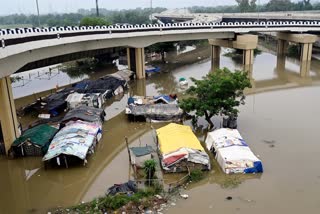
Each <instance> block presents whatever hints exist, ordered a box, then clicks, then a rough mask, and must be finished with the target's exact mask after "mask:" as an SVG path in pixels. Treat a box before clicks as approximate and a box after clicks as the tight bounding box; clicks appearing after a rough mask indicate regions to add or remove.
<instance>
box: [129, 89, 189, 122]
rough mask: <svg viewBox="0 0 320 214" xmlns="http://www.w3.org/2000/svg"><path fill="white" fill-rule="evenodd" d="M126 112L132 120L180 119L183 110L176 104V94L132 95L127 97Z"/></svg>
mask: <svg viewBox="0 0 320 214" xmlns="http://www.w3.org/2000/svg"><path fill="white" fill-rule="evenodd" d="M126 114H127V115H128V118H129V119H130V120H133V121H139V120H143V121H145V120H149V121H151V122H156V121H180V120H181V118H182V116H183V110H182V109H180V108H179V105H178V104H177V96H176V95H160V96H153V97H141V96H133V97H129V99H128V106H127V107H126Z"/></svg>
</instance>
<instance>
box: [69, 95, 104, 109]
mask: <svg viewBox="0 0 320 214" xmlns="http://www.w3.org/2000/svg"><path fill="white" fill-rule="evenodd" d="M66 101H67V103H68V108H69V109H74V108H76V107H78V106H90V107H95V108H102V105H103V104H104V103H105V99H104V98H103V96H102V94H100V93H87V94H80V93H77V92H74V93H72V94H69V96H68V97H67V99H66Z"/></svg>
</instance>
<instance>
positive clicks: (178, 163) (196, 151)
mask: <svg viewBox="0 0 320 214" xmlns="http://www.w3.org/2000/svg"><path fill="white" fill-rule="evenodd" d="M156 132H157V138H158V149H159V156H160V160H161V165H162V168H163V170H164V171H165V172H187V171H188V170H189V169H190V170H192V169H201V170H209V169H210V167H211V166H210V159H209V156H208V154H207V153H206V152H205V150H204V148H203V147H202V145H201V144H200V142H199V140H198V138H197V137H196V136H195V135H194V134H193V132H192V129H191V128H190V127H189V126H184V125H179V124H175V123H170V124H169V125H166V126H164V127H162V128H159V129H157V130H156Z"/></svg>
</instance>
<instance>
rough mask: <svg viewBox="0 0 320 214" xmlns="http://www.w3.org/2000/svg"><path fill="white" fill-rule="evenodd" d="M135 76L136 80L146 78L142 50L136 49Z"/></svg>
mask: <svg viewBox="0 0 320 214" xmlns="http://www.w3.org/2000/svg"><path fill="white" fill-rule="evenodd" d="M135 52H136V74H137V79H144V78H146V72H145V65H144V64H145V62H144V57H145V56H144V48H136V50H135Z"/></svg>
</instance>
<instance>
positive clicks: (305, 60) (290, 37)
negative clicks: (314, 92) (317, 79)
mask: <svg viewBox="0 0 320 214" xmlns="http://www.w3.org/2000/svg"><path fill="white" fill-rule="evenodd" d="M277 38H278V55H285V51H284V50H285V49H286V45H285V44H284V43H286V44H288V42H292V43H296V44H300V45H301V55H300V76H302V77H306V76H309V71H310V63H311V56H312V45H313V43H315V42H316V41H317V40H318V37H317V36H315V35H311V34H294V33H278V34H277Z"/></svg>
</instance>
